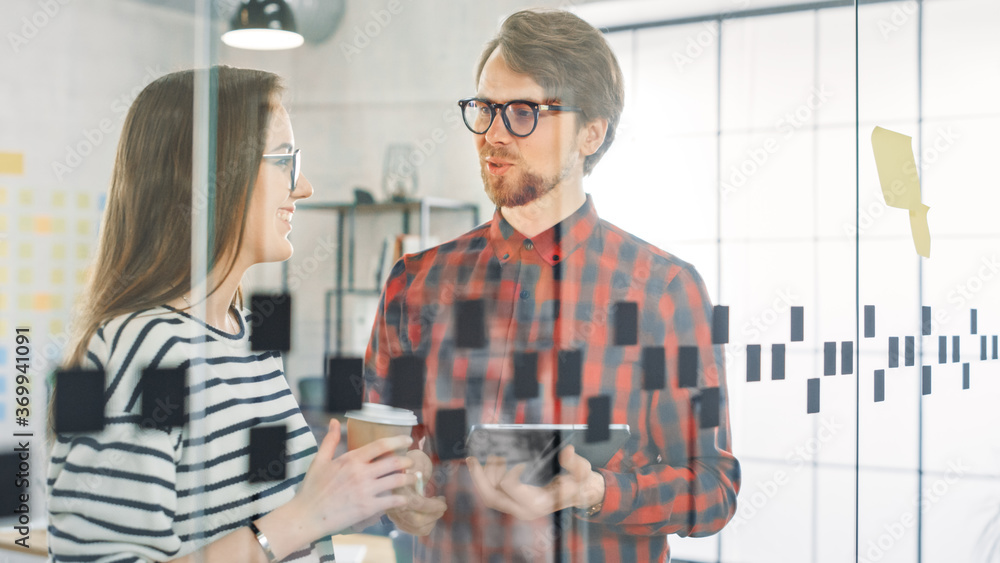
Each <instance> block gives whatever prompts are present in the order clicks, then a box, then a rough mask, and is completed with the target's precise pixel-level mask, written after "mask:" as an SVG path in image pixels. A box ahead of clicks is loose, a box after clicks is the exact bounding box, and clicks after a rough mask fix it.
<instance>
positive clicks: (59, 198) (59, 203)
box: [52, 190, 66, 207]
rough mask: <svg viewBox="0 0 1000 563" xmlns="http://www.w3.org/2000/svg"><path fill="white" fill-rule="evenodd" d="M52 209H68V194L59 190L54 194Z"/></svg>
mask: <svg viewBox="0 0 1000 563" xmlns="http://www.w3.org/2000/svg"><path fill="white" fill-rule="evenodd" d="M52 207H66V192H64V191H62V190H59V191H57V192H55V193H53V194H52Z"/></svg>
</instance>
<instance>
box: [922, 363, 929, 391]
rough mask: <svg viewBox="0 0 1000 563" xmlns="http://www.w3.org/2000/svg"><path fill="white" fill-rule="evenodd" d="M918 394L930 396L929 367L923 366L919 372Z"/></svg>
mask: <svg viewBox="0 0 1000 563" xmlns="http://www.w3.org/2000/svg"><path fill="white" fill-rule="evenodd" d="M920 394H921V395H930V394H931V366H923V369H922V370H921V381H920Z"/></svg>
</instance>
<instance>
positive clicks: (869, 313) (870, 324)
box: [865, 305, 875, 338]
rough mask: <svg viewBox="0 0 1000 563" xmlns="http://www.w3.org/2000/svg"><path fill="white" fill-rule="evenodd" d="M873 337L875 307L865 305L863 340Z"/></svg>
mask: <svg viewBox="0 0 1000 563" xmlns="http://www.w3.org/2000/svg"><path fill="white" fill-rule="evenodd" d="M874 337H875V305H865V338H874Z"/></svg>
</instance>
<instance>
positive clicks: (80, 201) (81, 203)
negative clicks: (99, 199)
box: [76, 194, 90, 209]
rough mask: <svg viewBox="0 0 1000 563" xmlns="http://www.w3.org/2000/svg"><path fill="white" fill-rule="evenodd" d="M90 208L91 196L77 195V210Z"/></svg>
mask: <svg viewBox="0 0 1000 563" xmlns="http://www.w3.org/2000/svg"><path fill="white" fill-rule="evenodd" d="M88 207H90V196H89V195H87V194H76V208H77V209H86V208H88Z"/></svg>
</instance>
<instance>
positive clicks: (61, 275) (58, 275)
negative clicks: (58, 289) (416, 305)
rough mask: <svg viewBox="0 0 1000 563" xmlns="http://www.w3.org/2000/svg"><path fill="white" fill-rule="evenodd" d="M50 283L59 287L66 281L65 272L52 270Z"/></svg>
mask: <svg viewBox="0 0 1000 563" xmlns="http://www.w3.org/2000/svg"><path fill="white" fill-rule="evenodd" d="M51 279H52V283H54V284H57V285H60V284H62V283H63V282H64V281H66V271H65V270H52V277H51Z"/></svg>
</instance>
